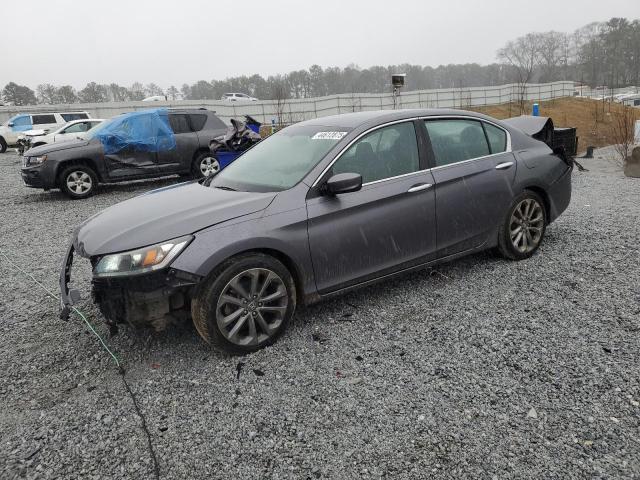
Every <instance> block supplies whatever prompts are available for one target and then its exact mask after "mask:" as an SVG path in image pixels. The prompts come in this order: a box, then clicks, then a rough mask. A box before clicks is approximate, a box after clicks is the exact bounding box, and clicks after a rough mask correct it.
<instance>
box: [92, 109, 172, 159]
mask: <svg viewBox="0 0 640 480" xmlns="http://www.w3.org/2000/svg"><path fill="white" fill-rule="evenodd" d="M95 138H97V139H99V140H100V142H102V147H103V148H104V153H105V155H110V154H114V153H118V152H120V151H121V150H123V149H124V148H126V147H131V148H132V149H133V150H134V151H138V152H164V151H166V150H173V149H174V148H176V139H175V138H174V136H173V130H172V129H171V125H169V114H168V110H167V109H166V108H154V109H149V110H140V111H138V112H131V113H125V114H123V115H120V116H118V117H116V118H114V119H113V120H111V121H110V122H108V124H107V125H105V126H104V128H101V129H100V130H99V131H98V132H97V133H96V135H95Z"/></svg>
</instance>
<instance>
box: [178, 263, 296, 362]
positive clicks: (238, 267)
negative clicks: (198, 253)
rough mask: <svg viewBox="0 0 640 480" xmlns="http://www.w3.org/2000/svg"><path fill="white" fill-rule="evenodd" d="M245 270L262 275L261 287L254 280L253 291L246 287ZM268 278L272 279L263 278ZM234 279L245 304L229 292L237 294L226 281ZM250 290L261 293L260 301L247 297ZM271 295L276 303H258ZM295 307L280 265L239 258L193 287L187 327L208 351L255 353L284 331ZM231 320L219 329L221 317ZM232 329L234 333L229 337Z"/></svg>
mask: <svg viewBox="0 0 640 480" xmlns="http://www.w3.org/2000/svg"><path fill="white" fill-rule="evenodd" d="M248 272H258V276H260V272H262V273H261V275H262V278H263V280H264V283H265V284H266V286H264V287H262V288H260V283H259V280H256V284H255V286H256V287H257V288H256V289H254V288H253V284H252V283H251V284H250V278H251V276H250V275H247V276H246V277H244V275H246V274H247V273H248ZM268 272H270V273H268ZM271 274H275V277H272V276H271V280H267V278H269V277H270V275H271ZM276 277H277V278H276ZM237 279H239V280H238V282H237V283H240V287H241V288H242V289H243V290H244V291H245V293H248V296H244V298H249V302H250V303H249V304H247V301H246V300H244V299H243V295H240V294H239V293H238V294H237V295H236V294H235V293H236V292H239V290H235V289H234V287H233V285H231V283H233V282H235V281H236V280H237ZM245 280H249V282H246V281H245ZM230 289H231V290H230ZM252 290H254V291H256V290H261V291H260V292H259V293H260V297H259V298H258V296H257V295H256V296H252V295H251V291H252ZM232 292H233V293H232ZM263 292H264V293H263ZM223 293H225V295H224V296H223ZM277 295H280V296H279V297H277V299H274V300H270V301H268V302H265V303H264V304H263V303H261V302H260V300H262V299H263V298H264V299H267V298H270V297H275V296H277ZM252 297H253V298H252ZM228 298H233V302H232V303H229V302H227V301H225V299H228ZM285 301H286V304H285ZM240 302H244V305H242V304H241V303H240ZM225 309H226V310H225ZM295 309H296V286H295V282H294V280H293V277H292V276H291V273H290V272H289V270H288V269H287V268H286V267H285V266H284V265H283V264H282V262H280V261H279V260H277V259H275V258H273V257H272V256H270V255H265V254H262V253H249V254H244V255H239V256H237V257H232V258H230V259H229V260H227V261H225V262H224V263H222V264H221V265H220V266H219V267H218V268H216V269H215V270H214V271H213V272H212V273H211V275H210V276H209V278H208V279H207V280H206V281H205V282H203V284H202V285H201V286H200V287H199V288H198V289H197V291H196V293H195V295H194V298H193V300H192V302H191V315H192V318H193V324H194V326H195V328H196V330H197V331H198V333H199V334H200V336H201V337H202V338H203V339H204V340H205V341H206V342H207V343H209V344H210V345H211V346H212V347H213V348H215V349H217V350H221V351H223V352H226V353H229V354H232V355H242V354H245V353H249V352H255V351H256V350H259V349H261V348H263V347H265V346H267V345H271V344H272V343H273V342H274V341H275V340H276V339H277V338H278V337H279V336H280V335H281V334H282V332H283V331H284V330H285V329H286V328H287V325H288V324H289V322H290V320H291V318H292V317H293V314H294V312H295ZM269 310H276V311H275V312H273V311H272V312H270V311H269ZM234 316H235V318H236V320H231V322H230V323H229V324H228V326H227V327H226V328H225V327H221V326H220V325H221V323H222V322H223V321H224V319H225V318H231V317H234ZM252 325H253V329H252ZM262 325H264V326H266V327H268V328H267V329H265V328H264V327H263V326H262ZM234 329H235V331H236V333H235V334H234V335H232V334H233V331H234ZM252 332H253V335H252ZM231 338H232V339H231ZM251 339H253V341H251Z"/></svg>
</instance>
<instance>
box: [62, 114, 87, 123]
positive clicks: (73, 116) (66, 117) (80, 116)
mask: <svg viewBox="0 0 640 480" xmlns="http://www.w3.org/2000/svg"><path fill="white" fill-rule="evenodd" d="M60 116H61V117H62V118H63V119H64V121H65V122H70V121H72V120H85V119H86V118H89V115H87V114H86V113H61V114H60Z"/></svg>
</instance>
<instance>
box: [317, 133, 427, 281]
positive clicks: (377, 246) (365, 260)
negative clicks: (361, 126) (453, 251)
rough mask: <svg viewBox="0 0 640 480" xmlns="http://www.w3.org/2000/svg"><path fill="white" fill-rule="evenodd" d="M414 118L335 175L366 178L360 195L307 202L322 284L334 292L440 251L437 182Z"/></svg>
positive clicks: (373, 138) (354, 152)
mask: <svg viewBox="0 0 640 480" xmlns="http://www.w3.org/2000/svg"><path fill="white" fill-rule="evenodd" d="M418 152H419V149H418V143H417V139H416V133H415V129H414V123H413V122H412V121H407V122H402V123H397V124H392V125H389V126H384V127H382V128H379V129H376V130H374V131H372V132H371V133H369V134H367V135H365V136H363V137H362V138H361V139H359V140H358V141H356V142H355V143H354V144H353V145H352V146H350V147H349V148H348V149H347V150H346V151H345V152H344V154H343V155H342V156H341V157H340V158H339V159H338V160H337V161H336V162H335V163H334V164H333V166H332V167H331V170H330V172H329V173H328V175H329V176H330V175H334V174H338V173H359V174H361V175H362V177H363V186H362V189H361V190H360V191H357V192H352V193H346V194H342V195H337V196H335V197H331V196H318V197H315V198H310V199H309V200H308V201H307V211H308V218H309V221H308V229H309V230H308V231H309V246H310V250H311V258H312V260H313V268H314V273H315V278H316V285H317V288H318V290H319V291H320V292H321V293H327V292H329V291H332V290H336V289H339V288H342V287H346V286H349V285H353V284H357V283H360V282H363V281H367V280H369V279H373V278H376V277H379V276H381V275H384V274H385V273H391V272H393V271H396V270H399V269H401V268H404V267H408V266H412V265H415V264H417V263H421V262H424V261H425V260H428V259H429V258H430V256H432V254H433V253H434V251H435V248H436V230H435V222H436V218H435V195H434V190H433V188H432V184H433V177H432V176H431V173H430V172H429V170H428V169H427V168H426V165H425V163H424V160H425V159H424V157H422V158H420V156H419V153H418Z"/></svg>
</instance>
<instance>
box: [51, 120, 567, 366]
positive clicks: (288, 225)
mask: <svg viewBox="0 0 640 480" xmlns="http://www.w3.org/2000/svg"><path fill="white" fill-rule="evenodd" d="M571 171H572V165H571V163H569V162H568V161H567V158H566V156H560V155H555V154H554V153H553V151H552V150H551V149H550V148H549V147H548V146H547V145H545V144H544V143H543V142H541V141H538V140H536V139H534V138H532V137H530V136H528V135H526V134H524V133H523V132H522V131H520V130H519V129H517V128H513V127H510V126H508V125H506V124H504V123H502V122H500V121H498V120H495V119H493V118H491V117H487V116H484V115H481V114H477V113H472V112H463V111H457V110H396V111H369V112H359V113H350V114H345V115H337V116H330V117H324V118H319V119H315V120H309V121H305V122H301V123H298V124H295V125H292V126H289V127H287V128H285V129H283V130H281V131H279V132H277V133H275V134H274V135H271V136H270V137H268V138H267V139H265V140H263V141H262V142H260V143H258V144H257V145H255V146H254V147H253V148H251V149H250V150H248V151H247V152H245V153H244V154H243V155H242V156H241V157H240V158H238V160H236V161H235V162H234V163H232V164H231V165H229V166H228V167H227V168H225V169H224V170H222V171H221V172H220V173H219V174H217V175H215V176H213V177H209V178H207V179H204V180H202V181H200V182H192V183H189V184H181V185H175V186H171V187H166V188H163V189H159V190H156V191H152V192H149V193H146V194H144V195H141V196H138V197H135V198H132V199H130V200H127V201H124V202H122V203H119V204H116V205H114V206H112V207H110V208H107V209H106V210H104V211H102V212H101V213H99V214H97V215H95V216H93V217H91V218H90V219H89V220H87V221H86V222H84V223H83V224H82V225H80V226H79V227H78V228H77V229H76V231H75V233H74V235H73V238H72V241H71V243H70V246H69V248H68V250H67V252H66V255H65V257H64V262H63V266H62V270H61V272H60V290H61V299H62V317H63V318H66V317H67V316H68V314H69V309H70V306H71V305H72V303H73V302H74V301H76V300H77V299H78V298H79V297H80V295H79V292H78V290H77V289H76V288H72V265H73V261H74V257H75V256H80V257H84V258H86V259H88V260H89V261H90V262H91V265H92V268H93V281H92V293H93V298H94V300H95V302H96V303H97V305H98V307H99V308H100V310H101V312H102V313H103V314H104V316H105V318H106V320H107V322H108V323H109V324H110V325H111V326H112V327H115V326H116V325H117V324H119V323H128V324H132V325H141V324H147V325H148V324H151V325H153V326H155V327H156V328H158V329H162V328H164V327H166V326H167V325H168V324H170V323H172V322H179V321H182V320H184V319H186V318H189V317H190V318H191V319H192V321H193V323H194V325H195V328H196V330H197V331H198V333H199V334H200V335H201V336H202V338H203V339H204V340H205V341H206V342H209V343H210V344H211V345H212V346H214V347H215V348H218V349H221V350H224V351H226V352H230V353H240V354H241V353H245V352H251V351H254V350H257V349H259V348H261V347H264V346H265V345H268V344H270V343H272V342H273V341H274V340H275V339H276V338H277V337H278V336H279V335H280V334H282V332H283V331H284V330H285V329H286V327H287V324H288V323H289V322H290V320H291V318H292V316H293V314H294V312H295V309H296V307H297V306H298V305H300V304H309V303H313V302H316V301H318V300H321V299H323V298H326V297H329V296H332V295H335V294H339V293H342V292H345V291H348V290H350V289H353V288H357V287H361V286H364V285H368V284H370V283H372V282H375V281H378V280H381V279H385V278H388V277H391V276H393V275H396V274H400V273H403V272H408V271H412V270H415V269H420V268H424V267H425V266H429V265H433V264H436V263H438V262H444V261H449V260H453V259H455V258H458V257H461V256H463V255H468V254H470V253H473V252H478V251H481V250H485V249H489V248H496V249H497V250H498V251H499V252H500V253H501V254H502V255H503V256H504V257H506V258H508V259H511V260H523V259H526V258H528V257H530V256H531V255H533V254H534V253H535V252H536V251H537V249H538V248H539V246H540V244H541V242H542V240H543V237H544V234H545V229H546V227H547V225H549V223H551V222H553V221H554V220H555V219H556V218H557V217H558V216H559V215H560V214H561V213H562V212H563V211H564V210H565V209H566V208H567V206H568V205H569V202H570V198H571Z"/></svg>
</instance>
